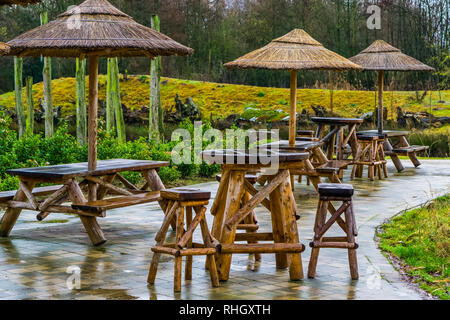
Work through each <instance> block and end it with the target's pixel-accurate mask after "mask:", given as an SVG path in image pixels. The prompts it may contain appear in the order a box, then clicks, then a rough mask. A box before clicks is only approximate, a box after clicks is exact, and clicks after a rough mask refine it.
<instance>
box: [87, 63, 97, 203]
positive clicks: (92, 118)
mask: <svg viewBox="0 0 450 320" xmlns="http://www.w3.org/2000/svg"><path fill="white" fill-rule="evenodd" d="M97 113H98V57H97V56H91V57H89V125H88V169H89V171H93V170H95V169H97ZM95 189H96V188H95V186H94V185H93V184H92V185H89V201H93V200H95V197H96V196H95V195H96V193H97V192H96V190H95Z"/></svg>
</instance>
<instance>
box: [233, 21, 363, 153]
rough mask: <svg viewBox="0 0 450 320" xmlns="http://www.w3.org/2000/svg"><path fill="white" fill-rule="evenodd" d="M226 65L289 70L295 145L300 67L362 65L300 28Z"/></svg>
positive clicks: (291, 131) (291, 133)
mask: <svg viewBox="0 0 450 320" xmlns="http://www.w3.org/2000/svg"><path fill="white" fill-rule="evenodd" d="M225 67H227V68H242V69H250V68H252V69H271V70H289V71H290V73H291V81H290V84H291V108H290V117H289V118H290V119H289V144H290V145H291V146H294V145H295V132H296V122H297V121H296V118H297V112H296V109H297V71H299V70H333V71H344V70H350V69H354V70H360V69H361V67H360V66H358V65H356V64H355V63H353V62H351V61H349V60H347V59H346V58H344V57H342V56H340V55H339V54H337V53H335V52H333V51H330V50H328V49H326V48H325V47H324V46H323V45H322V44H321V43H320V42H318V41H316V40H315V39H313V38H312V37H311V36H310V35H309V34H308V33H306V32H305V31H304V30H301V29H295V30H293V31H291V32H289V33H288V34H286V35H284V36H282V37H280V38H278V39H275V40H273V41H272V42H271V43H269V44H268V45H267V46H265V47H263V48H261V49H258V50H255V51H253V52H250V53H247V54H246V55H244V56H242V57H240V58H238V59H236V60H235V61H233V62H229V63H226V64H225Z"/></svg>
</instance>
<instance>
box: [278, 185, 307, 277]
mask: <svg viewBox="0 0 450 320" xmlns="http://www.w3.org/2000/svg"><path fill="white" fill-rule="evenodd" d="M278 189H279V193H280V194H281V198H280V200H281V204H282V206H281V207H282V210H281V211H280V214H281V215H284V222H285V234H286V242H287V243H293V244H294V243H300V239H299V235H298V226H297V221H296V219H295V212H292V211H291V208H292V206H296V203H295V199H294V194H293V193H292V188H291V185H290V183H289V181H285V182H284V183H282V184H280V186H279V187H278ZM288 261H289V275H290V278H291V280H292V281H295V280H301V279H303V264H302V257H301V254H300V253H291V254H288Z"/></svg>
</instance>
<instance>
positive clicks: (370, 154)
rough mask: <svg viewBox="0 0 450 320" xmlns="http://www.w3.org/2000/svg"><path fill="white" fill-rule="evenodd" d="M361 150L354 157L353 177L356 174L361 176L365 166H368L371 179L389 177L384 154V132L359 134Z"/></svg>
mask: <svg viewBox="0 0 450 320" xmlns="http://www.w3.org/2000/svg"><path fill="white" fill-rule="evenodd" d="M357 137H358V143H359V150H358V154H357V155H356V158H355V159H354V163H353V169H352V174H351V178H352V179H353V178H354V177H355V176H356V177H358V178H361V177H362V175H363V168H364V166H367V167H368V169H367V175H368V177H369V179H370V180H371V181H374V180H375V176H378V179H380V180H381V179H383V176H384V177H385V178H387V177H388V171H387V167H386V159H385V156H384V149H383V144H384V142H385V140H386V139H385V136H384V135H382V134H359V133H358V134H357Z"/></svg>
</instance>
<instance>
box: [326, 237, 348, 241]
mask: <svg viewBox="0 0 450 320" xmlns="http://www.w3.org/2000/svg"><path fill="white" fill-rule="evenodd" d="M322 242H348V239H347V237H323V238H322Z"/></svg>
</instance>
